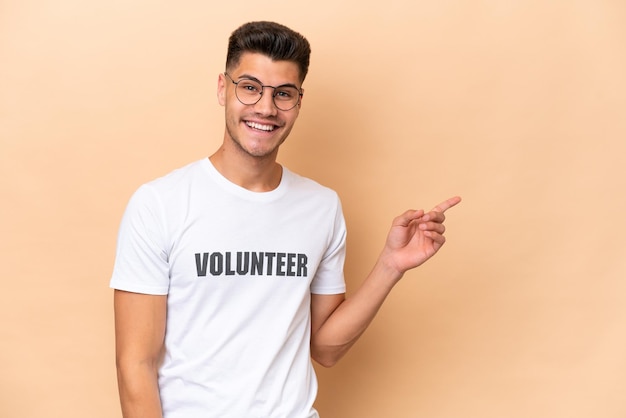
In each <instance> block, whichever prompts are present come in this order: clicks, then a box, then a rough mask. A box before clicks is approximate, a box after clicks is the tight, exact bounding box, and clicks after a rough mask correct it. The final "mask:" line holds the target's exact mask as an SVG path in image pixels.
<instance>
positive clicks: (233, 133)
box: [217, 52, 301, 159]
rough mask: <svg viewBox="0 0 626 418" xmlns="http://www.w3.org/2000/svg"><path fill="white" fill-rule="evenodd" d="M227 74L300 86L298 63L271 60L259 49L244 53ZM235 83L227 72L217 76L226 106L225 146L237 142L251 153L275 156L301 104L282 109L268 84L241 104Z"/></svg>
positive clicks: (270, 83) (265, 83) (240, 148)
mask: <svg viewBox="0 0 626 418" xmlns="http://www.w3.org/2000/svg"><path fill="white" fill-rule="evenodd" d="M228 75H229V76H230V77H231V78H232V79H233V80H234V81H235V82H238V81H240V80H241V79H242V78H252V79H256V80H258V81H259V82H261V83H262V84H263V85H268V86H281V85H284V84H292V85H295V86H297V87H298V88H301V85H300V78H299V75H300V72H299V69H298V65H297V64H296V63H294V62H290V61H272V60H271V59H270V58H268V57H267V56H265V55H262V54H258V53H248V52H247V53H244V54H243V55H242V57H241V60H240V62H239V65H238V66H237V67H235V68H231V69H229V71H228ZM235 88H236V86H235V85H234V84H233V83H232V82H231V80H229V79H228V77H226V76H225V75H224V74H221V75H220V77H219V80H218V92H217V96H218V101H219V103H220V104H221V105H222V106H224V107H225V113H226V132H225V134H224V135H225V138H224V139H225V141H224V142H225V146H234V147H235V148H237V149H238V150H239V151H243V152H244V153H245V154H247V155H248V156H252V157H256V158H267V157H270V158H274V159H275V158H276V155H277V154H278V148H279V146H280V145H281V144H282V143H283V142H284V141H285V139H286V138H287V136H288V135H289V132H291V128H292V127H293V124H294V123H295V121H296V119H297V118H298V114H299V112H300V104H298V105H297V106H296V107H294V108H293V109H291V110H286V111H285V110H280V109H278V108H277V107H276V105H275V104H274V101H273V97H272V95H273V93H274V89H272V88H268V87H266V88H265V89H264V93H263V95H262V96H261V99H260V100H259V101H258V102H257V103H256V104H253V105H244V104H242V103H241V102H240V101H239V100H238V99H237V97H236V95H235Z"/></svg>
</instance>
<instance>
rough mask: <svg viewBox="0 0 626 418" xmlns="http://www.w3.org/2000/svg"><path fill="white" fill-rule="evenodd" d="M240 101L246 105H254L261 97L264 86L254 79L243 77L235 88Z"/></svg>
mask: <svg viewBox="0 0 626 418" xmlns="http://www.w3.org/2000/svg"><path fill="white" fill-rule="evenodd" d="M235 93H237V98H238V99H239V101H240V102H241V103H243V104H245V105H252V104H255V103H256V102H258V101H259V100H260V99H261V94H262V93H263V86H261V85H260V84H259V83H257V82H256V81H254V80H248V79H243V80H240V81H239V83H237V88H236V90H235Z"/></svg>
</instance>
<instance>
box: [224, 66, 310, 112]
mask: <svg viewBox="0 0 626 418" xmlns="http://www.w3.org/2000/svg"><path fill="white" fill-rule="evenodd" d="M224 75H225V76H226V77H228V79H229V80H230V81H231V83H233V84H234V85H235V97H236V98H237V100H239V103H241V104H242V105H245V106H254V105H255V104H257V103H259V101H261V98H263V93H264V92H265V88H266V87H270V88H272V89H274V93H273V94H272V103H274V106H276V109H278V110H282V111H283V112H286V111H289V110H291V109H293V108H295V107H296V106H298V105H299V104H300V101H301V100H302V97H303V96H304V91H303V90H302V89H300V88H298V87H296V86H294V85H293V84H281V85H280V86H269V85H265V84H263V83H261V82H260V81H259V80H257V79H254V78H248V77H244V78H242V79H241V80H239V81H235V80H233V78H232V77H231V76H230V74H228V73H227V72H224ZM242 81H254V82H255V83H259V85H260V86H261V93H259V98H258V99H257V100H256V101H255V102H254V103H244V102H243V101H242V100H241V99H240V98H239V95H238V94H237V87H238V86H239V83H241V82H242ZM281 87H293V88H295V89H296V90H297V91H298V100H297V101H296V103H295V104H294V105H293V106H291V107H290V108H289V109H283V108H282V107H280V106H278V104H277V103H276V89H279V88H281Z"/></svg>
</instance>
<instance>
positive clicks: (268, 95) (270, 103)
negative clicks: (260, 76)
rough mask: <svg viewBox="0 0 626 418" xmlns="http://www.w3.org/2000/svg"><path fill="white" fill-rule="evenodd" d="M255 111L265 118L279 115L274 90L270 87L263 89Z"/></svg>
mask: <svg viewBox="0 0 626 418" xmlns="http://www.w3.org/2000/svg"><path fill="white" fill-rule="evenodd" d="M254 109H255V111H256V112H257V113H259V114H261V115H264V116H273V115H275V114H276V113H277V111H278V109H277V108H276V105H275V104H274V90H272V89H271V88H268V87H264V88H263V93H262V94H261V99H260V100H259V101H258V102H256V104H255V105H254Z"/></svg>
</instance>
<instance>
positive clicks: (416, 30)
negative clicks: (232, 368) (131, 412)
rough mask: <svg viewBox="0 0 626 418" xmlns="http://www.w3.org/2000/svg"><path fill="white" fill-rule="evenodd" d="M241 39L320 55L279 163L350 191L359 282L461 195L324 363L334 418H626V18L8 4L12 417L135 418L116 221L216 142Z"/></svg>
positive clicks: (507, 7) (1, 353)
mask: <svg viewBox="0 0 626 418" xmlns="http://www.w3.org/2000/svg"><path fill="white" fill-rule="evenodd" d="M250 20H275V21H278V22H281V23H284V24H286V25H288V26H290V27H292V28H294V29H295V30H297V31H300V32H301V33H303V34H304V35H305V36H307V37H308V39H309V40H310V42H311V44H312V49H313V53H312V62H311V68H310V74H309V76H308V78H307V80H306V81H305V84H304V88H305V96H304V102H303V107H302V111H301V115H300V120H299V121H298V123H297V124H296V127H295V129H294V131H293V133H292V135H291V137H290V138H289V139H288V142H287V143H286V144H285V146H284V148H283V150H282V152H281V154H280V156H279V159H280V161H281V162H282V163H283V164H285V165H286V166H288V167H290V168H291V169H292V170H293V171H296V172H298V173H300V174H303V175H306V176H309V177H312V178H314V179H316V180H317V181H319V182H320V183H322V184H325V185H327V186H329V187H332V188H334V189H336V190H337V191H338V192H339V194H340V196H341V198H342V201H343V205H344V209H345V215H346V219H347V223H348V256H347V265H346V273H347V281H348V288H349V289H352V290H354V289H355V288H356V287H357V286H358V284H359V282H360V281H361V280H362V278H363V277H364V275H365V274H366V273H367V272H368V270H369V268H370V267H371V266H372V264H373V262H374V259H375V257H376V256H377V254H378V251H379V250H380V249H381V247H382V244H383V240H384V239H385V235H386V232H387V228H388V226H389V224H390V222H391V219H392V218H393V217H394V216H396V215H397V214H399V213H401V212H402V211H404V210H405V209H408V208H416V209H417V208H424V209H430V208H431V207H432V206H434V205H435V204H437V203H439V202H440V201H442V200H443V199H445V198H447V197H449V196H452V195H456V194H458V195H461V196H462V197H463V198H464V200H463V202H462V204H461V205H459V206H457V207H455V208H453V209H451V210H450V211H449V212H448V221H447V227H448V231H447V237H448V242H447V244H446V245H445V246H444V248H443V249H442V251H441V252H440V253H439V254H438V255H437V257H436V258H434V259H433V260H431V261H430V262H428V263H427V264H426V265H424V266H423V267H421V268H419V269H417V270H415V271H412V272H410V273H409V274H407V275H406V276H405V278H404V279H403V281H402V282H401V283H400V284H399V285H398V286H397V288H396V289H395V290H394V292H393V293H392V295H391V296H390V298H389V299H388V300H387V302H386V304H385V305H384V307H383V308H382V310H381V311H380V314H379V316H378V317H377V318H376V320H375V321H374V323H373V324H372V326H371V327H370V329H369V330H368V331H367V333H366V334H365V335H364V336H363V338H362V339H361V341H360V342H359V343H358V344H357V345H356V346H355V347H354V348H353V350H352V351H351V352H350V353H349V354H348V355H347V356H346V357H345V358H344V359H343V360H342V361H341V362H340V364H339V365H337V366H336V367H334V368H332V369H323V368H321V367H316V368H317V370H318V375H319V380H320V392H319V398H318V402H317V408H318V409H319V411H320V413H321V415H322V417H323V418H387V417H392V418H421V417H424V418H456V417H464V418H468V417H469V418H502V417H506V418H526V417H542V418H543V417H546V418H548V417H549V418H556V417H559V418H561V417H562V418H589V417H593V418H623V417H625V416H626V399H625V398H624V395H625V394H626V281H625V279H626V254H625V253H626V238H625V235H624V234H625V233H626V230H625V221H624V213H625V212H626V197H625V194H626V192H625V191H626V169H625V164H626V161H625V160H626V157H625V155H626V146H625V142H626V25H625V24H624V22H626V3H625V2H623V1H621V0H614V1H612V0H555V1H548V2H547V1H539V0H526V1H523V0H502V1H497V0H492V1H490V0H484V1H477V0H456V1H455V0H450V1H439V2H434V1H425V0H411V1H409V0H390V1H382V2H375V1H346V2H337V1H330V0H318V1H316V2H287V1H277V0H268V1H266V2H264V3H259V2H252V1H245V0H244V1H240V2H234V3H233V2H231V3H228V2H226V3H224V2H220V3H214V2H206V1H179V2H163V1H161V2H159V1H157V2H155V1H147V0H137V1H123V0H112V1H107V2H94V1H78V0H57V1H51V0H39V1H35V0H0V196H1V197H0V199H1V202H2V204H1V206H0V208H1V211H2V212H1V215H2V216H1V217H0V237H1V241H0V258H1V266H2V273H3V284H2V303H1V304H0V317H1V318H2V319H0V321H1V322H0V331H1V333H0V358H1V359H2V363H3V364H2V371H1V372H0V416H2V417H7V418H13V417H15V418H38V417H53V418H55V417H59V418H61V417H62V418H85V417H89V418H110V417H120V416H121V414H120V412H119V405H118V399H117V387H116V378H115V367H114V350H113V344H114V334H113V310H112V291H111V290H110V289H109V288H108V281H109V277H110V274H111V270H112V265H113V258H114V250H115V240H116V235H117V229H118V226H119V222H120V218H121V216H122V213H123V210H124V207H125V205H126V203H127V201H128V198H129V197H130V195H131V193H132V192H133V191H134V190H135V189H136V188H137V187H138V186H139V185H140V184H141V183H143V182H145V181H148V180H151V179H153V178H155V177H157V176H161V175H163V174H165V173H167V172H169V171H170V170H172V169H174V168H176V167H179V166H181V165H184V164H186V163H188V162H191V161H194V160H198V159H200V158H204V157H206V156H208V155H209V154H210V153H212V151H213V150H214V149H215V148H216V147H217V146H218V145H219V144H220V143H221V139H222V135H223V108H221V107H220V106H219V105H218V103H217V100H216V91H215V90H216V82H217V76H218V73H219V72H220V71H223V69H224V61H225V54H226V42H227V38H228V36H229V35H230V33H231V31H232V30H234V29H235V28H236V27H237V26H239V25H240V24H241V23H244V22H246V21H250ZM294 232H295V233H297V231H294ZM349 292H350V290H349Z"/></svg>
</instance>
